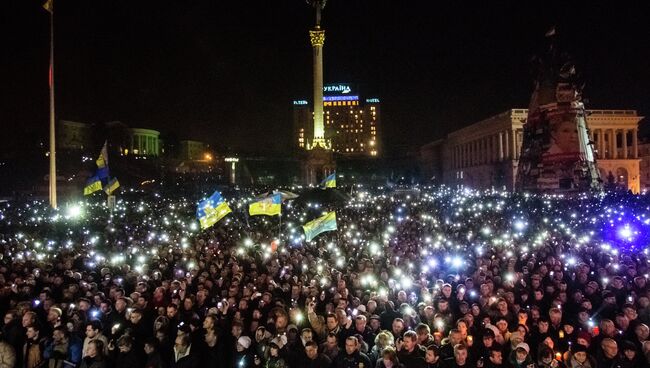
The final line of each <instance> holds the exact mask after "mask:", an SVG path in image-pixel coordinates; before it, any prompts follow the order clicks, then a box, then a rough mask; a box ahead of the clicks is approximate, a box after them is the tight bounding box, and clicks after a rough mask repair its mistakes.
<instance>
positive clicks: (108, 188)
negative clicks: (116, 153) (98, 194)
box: [104, 178, 120, 195]
mask: <svg viewBox="0 0 650 368" xmlns="http://www.w3.org/2000/svg"><path fill="white" fill-rule="evenodd" d="M119 187H120V182H119V181H117V178H113V179H111V180H110V181H109V182H108V184H106V185H105V186H104V192H106V194H108V195H111V194H112V193H113V192H114V191H115V189H117V188H119Z"/></svg>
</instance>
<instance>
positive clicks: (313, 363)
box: [300, 341, 332, 368]
mask: <svg viewBox="0 0 650 368" xmlns="http://www.w3.org/2000/svg"><path fill="white" fill-rule="evenodd" d="M331 365H332V360H331V359H330V358H329V357H328V356H327V355H325V354H323V353H320V354H319V353H318V344H316V342H314V341H308V342H307V343H306V344H305V358H304V359H303V361H302V363H301V364H300V366H301V367H306V368H329V367H330V366H331Z"/></svg>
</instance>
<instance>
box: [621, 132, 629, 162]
mask: <svg viewBox="0 0 650 368" xmlns="http://www.w3.org/2000/svg"><path fill="white" fill-rule="evenodd" d="M621 133H622V135H621V137H623V139H622V141H621V143H623V157H622V158H623V159H625V160H627V159H628V157H627V129H623V130H622V131H621Z"/></svg>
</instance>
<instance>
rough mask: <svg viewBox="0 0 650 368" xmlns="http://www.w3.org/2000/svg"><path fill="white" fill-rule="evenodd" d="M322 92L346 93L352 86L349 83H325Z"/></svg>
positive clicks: (350, 90)
mask: <svg viewBox="0 0 650 368" xmlns="http://www.w3.org/2000/svg"><path fill="white" fill-rule="evenodd" d="M323 92H329V93H332V92H333V93H342V94H348V93H350V92H352V87H351V86H350V85H349V84H343V83H338V84H326V85H325V86H323Z"/></svg>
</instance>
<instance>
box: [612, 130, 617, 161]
mask: <svg viewBox="0 0 650 368" xmlns="http://www.w3.org/2000/svg"><path fill="white" fill-rule="evenodd" d="M611 132H612V133H611V134H612V141H611V146H612V159H616V158H617V157H618V147H617V144H616V135H617V134H616V129H611Z"/></svg>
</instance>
